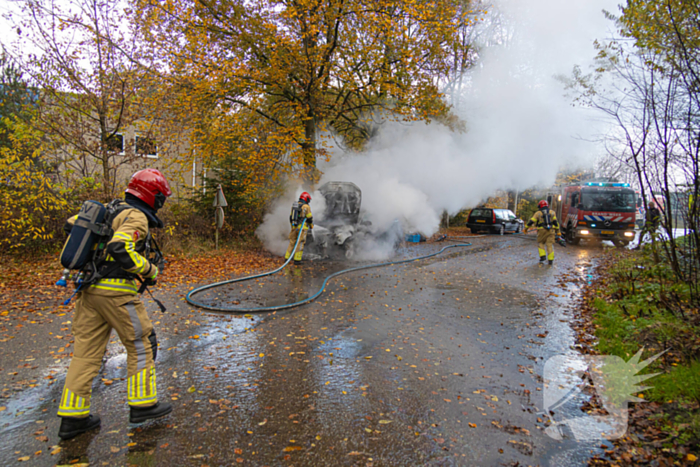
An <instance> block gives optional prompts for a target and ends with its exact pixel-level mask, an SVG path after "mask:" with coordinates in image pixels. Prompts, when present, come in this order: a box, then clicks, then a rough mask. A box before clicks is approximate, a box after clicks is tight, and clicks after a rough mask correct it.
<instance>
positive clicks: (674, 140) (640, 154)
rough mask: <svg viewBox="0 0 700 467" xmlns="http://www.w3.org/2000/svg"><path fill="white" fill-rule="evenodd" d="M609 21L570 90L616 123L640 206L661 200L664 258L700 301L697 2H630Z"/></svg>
mask: <svg viewBox="0 0 700 467" xmlns="http://www.w3.org/2000/svg"><path fill="white" fill-rule="evenodd" d="M610 18H611V19H613V20H614V21H616V24H617V26H618V28H619V33H620V37H618V38H616V39H613V40H611V41H608V42H605V43H600V44H599V45H598V47H599V54H598V57H597V64H596V66H597V68H596V70H595V71H594V72H593V73H589V74H586V73H583V72H582V71H581V70H575V73H574V77H573V81H572V86H573V87H574V88H576V89H578V90H579V91H580V94H579V101H580V102H582V103H584V104H585V105H589V106H591V107H593V108H595V109H598V110H599V111H601V112H602V113H603V114H605V115H607V116H608V117H609V118H610V119H611V121H612V122H613V123H614V124H615V125H614V131H613V133H612V134H611V138H612V142H613V144H614V143H615V142H617V145H616V146H617V148H618V158H619V159H620V160H621V161H622V163H624V164H626V165H627V166H631V167H633V168H634V170H635V172H636V175H637V179H638V185H639V187H640V189H641V191H642V195H643V198H644V203H645V207H646V205H647V203H648V202H649V201H650V200H652V199H653V198H652V195H656V194H660V195H661V197H662V199H663V204H664V206H663V212H664V216H663V220H662V224H663V227H664V230H665V233H666V236H667V238H668V241H666V242H662V243H661V248H663V249H664V250H665V255H664V256H663V257H664V258H666V259H667V260H668V262H669V265H670V266H671V268H672V270H673V272H674V274H675V275H676V277H677V278H678V279H679V280H681V281H683V282H685V283H686V284H689V285H690V286H691V290H692V296H693V298H694V300H700V286H699V285H698V284H699V283H700V282H699V281H698V277H699V276H700V255H699V254H698V245H700V236H699V235H700V232H699V230H698V228H699V227H700V222H699V221H700V209H699V208H698V206H697V202H693V200H697V197H698V195H699V194H700V180H699V179H698V173H699V169H700V161H699V158H698V156H699V154H700V94H698V91H699V90H700V89H699V86H700V1H699V0H661V1H651V0H628V2H627V3H626V5H625V6H624V7H623V8H622V14H621V16H620V17H614V16H613V15H610ZM613 147H614V146H613ZM676 214H680V216H677V215H676ZM679 217H682V218H683V220H684V221H685V222H684V223H680V222H679ZM683 224H684V225H685V226H686V228H688V234H689V235H688V236H687V237H686V239H685V240H684V241H682V242H678V241H677V240H676V239H675V229H677V228H678V227H680V226H681V225H683ZM656 258H657V260H661V256H660V255H657V256H656Z"/></svg>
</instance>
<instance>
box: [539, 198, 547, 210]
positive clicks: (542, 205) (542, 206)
mask: <svg viewBox="0 0 700 467" xmlns="http://www.w3.org/2000/svg"><path fill="white" fill-rule="evenodd" d="M537 207H538V208H540V209H542V208H548V207H549V203H548V202H547V201H545V200H542V201H540V203H539V204H538V205H537Z"/></svg>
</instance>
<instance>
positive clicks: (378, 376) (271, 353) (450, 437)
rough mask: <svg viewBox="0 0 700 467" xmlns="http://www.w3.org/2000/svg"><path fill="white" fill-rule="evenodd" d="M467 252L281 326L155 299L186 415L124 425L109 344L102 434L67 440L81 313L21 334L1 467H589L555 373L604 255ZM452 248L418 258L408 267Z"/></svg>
mask: <svg viewBox="0 0 700 467" xmlns="http://www.w3.org/2000/svg"><path fill="white" fill-rule="evenodd" d="M470 241H472V243H473V246H471V247H467V248H463V249H453V250H449V251H448V252H446V253H445V254H443V255H441V256H438V257H435V258H431V259H427V260H422V261H418V262H413V263H409V264H405V265H400V266H390V267H385V268H381V269H370V270H366V271H359V272H353V273H350V274H348V275H344V276H341V277H339V278H336V279H334V280H333V281H332V282H331V283H330V284H329V286H328V287H327V289H326V292H325V293H324V294H323V295H322V296H321V297H320V298H319V299H318V300H317V301H315V302H313V303H312V304H310V305H306V306H303V307H300V308H294V309H291V310H287V311H282V312H277V313H273V314H262V315H247V316H240V315H221V314H212V313H209V312H202V311H201V310H198V309H193V308H191V307H189V306H188V305H187V304H186V303H185V302H184V301H183V297H184V295H185V294H186V293H187V291H188V290H189V289H184V288H183V289H182V290H177V291H171V290H161V291H156V296H158V297H159V298H161V299H163V300H164V302H165V303H166V306H167V307H168V313H167V314H165V315H162V314H160V313H158V312H157V311H156V310H157V307H156V306H155V304H154V303H152V302H151V301H150V300H148V299H146V300H145V302H146V303H147V308H148V309H149V311H150V312H151V318H152V320H153V321H154V323H156V329H157V332H158V338H159V341H160V349H159V353H158V361H157V365H158V366H157V370H158V395H159V397H160V398H161V400H167V401H170V402H171V403H172V404H173V405H174V411H173V413H172V414H171V415H170V416H168V417H166V418H164V419H161V420H156V421H150V422H148V423H145V424H142V425H130V424H129V423H128V407H127V405H126V382H125V378H126V359H125V353H124V349H123V347H122V346H121V345H120V344H119V343H118V339H117V338H116V336H113V339H112V342H111V343H110V345H109V346H108V352H107V357H106V359H105V363H104V366H103V369H102V371H101V373H100V376H99V377H98V378H96V380H95V384H94V387H93V399H92V401H93V402H92V403H93V407H92V409H93V413H98V414H100V416H101V417H102V427H101V428H100V429H99V430H97V431H95V432H93V433H90V434H86V435H82V436H79V437H77V438H75V439H73V440H70V441H67V442H59V441H60V440H59V438H58V436H57V432H58V425H59V422H60V420H59V419H58V418H57V417H56V415H55V413H56V409H57V406H58V403H57V400H58V398H59V397H60V393H61V390H62V384H63V379H64V377H65V369H66V368H67V364H68V362H69V358H68V357H64V358H62V357H63V356H64V355H68V354H69V352H70V350H71V349H70V344H69V342H66V340H67V338H66V335H68V333H69V327H70V320H71V317H72V313H70V312H67V313H66V314H65V316H62V317H57V318H54V319H53V320H52V321H53V322H51V323H48V322H47V323H46V324H44V325H43V326H42V327H40V328H39V327H28V326H27V327H24V328H22V329H15V331H16V332H15V339H13V340H11V341H9V343H7V342H6V343H3V344H2V346H3V347H2V349H1V350H0V365H1V367H0V368H1V369H2V373H1V379H0V381H2V384H3V389H2V397H3V399H1V400H0V406H2V407H5V409H4V410H2V411H0V429H1V430H2V439H3V440H4V442H3V443H2V445H0V462H1V463H2V465H16V464H19V461H18V459H20V458H23V459H24V458H27V457H28V460H26V461H24V462H23V463H22V465H37V466H44V465H46V466H49V465H57V464H58V465H64V464H73V465H79V464H89V465H135V466H158V465H193V466H201V465H211V466H213V465H237V464H242V465H260V466H262V465H270V466H273V465H285V466H288V465H319V466H330V465H348V466H352V465H363V466H364V465H374V466H380V465H392V466H393V465H406V466H414V465H434V466H452V465H455V466H457V465H459V466H462V465H464V466H472V465H474V466H477V465H478V466H482V465H483V466H490V465H516V463H518V462H519V463H520V465H542V466H546V465H551V466H567V465H571V466H573V465H585V462H586V459H587V458H588V456H589V455H590V454H591V452H592V451H596V450H598V449H600V444H601V443H600V442H592V443H583V442H577V441H575V440H572V439H564V440H562V441H557V440H554V439H552V438H550V437H548V436H547V435H546V434H545V433H544V429H545V428H546V426H545V423H544V422H545V421H546V417H545V416H544V415H543V414H542V412H541V411H542V407H543V395H542V394H543V386H544V382H543V379H542V371H543V367H544V363H545V361H546V360H547V359H548V358H549V357H551V356H553V355H556V354H566V355H568V356H569V357H570V359H571V364H572V365H573V366H575V365H576V362H577V358H578V357H577V355H576V352H575V351H573V350H572V347H573V345H574V337H573V333H572V331H571V329H570V326H569V325H570V321H571V319H572V318H571V316H572V313H571V306H572V305H573V301H574V300H575V298H576V297H577V296H578V293H579V289H580V287H581V286H582V285H583V284H584V283H585V282H586V281H588V280H590V274H591V272H590V271H591V269H592V265H593V262H594V261H595V257H596V256H597V255H598V254H600V251H601V247H595V246H583V247H569V248H566V249H563V248H558V247H557V249H556V253H557V259H556V262H555V265H554V266H553V267H549V266H547V265H540V264H538V262H537V249H536V245H535V244H534V237H533V236H527V237H525V238H523V237H515V236H503V237H501V236H487V237H482V238H475V239H473V240H470ZM445 244H446V243H437V244H419V245H415V246H412V247H410V248H407V249H406V250H404V251H402V252H400V254H399V258H400V259H402V258H406V257H411V256H417V255H424V254H427V253H430V252H434V251H437V250H439V249H440V248H441V247H442V246H444V245H445ZM346 267H348V265H347V264H340V263H330V262H319V263H307V264H304V265H303V266H300V267H293V266H290V267H289V268H288V269H287V270H285V271H284V272H282V273H280V274H278V275H275V276H272V277H270V278H266V279H261V280H257V281H251V282H249V283H247V284H245V285H234V286H231V287H224V288H221V289H217V290H215V291H212V292H206V293H203V294H202V295H201V296H198V300H201V301H207V300H216V301H217V302H220V303H229V304H231V305H232V306H236V305H238V306H263V305H274V304H279V303H283V302H290V301H295V300H300V299H303V298H306V297H307V296H308V295H309V294H312V293H313V292H315V291H316V290H317V289H318V287H319V286H320V284H321V282H322V281H323V278H324V277H325V276H327V275H328V274H330V273H332V272H335V271H337V270H340V269H344V268H346ZM194 285H195V284H193V286H194ZM49 333H52V334H49ZM68 336H69V335H68ZM562 410H564V411H566V410H570V411H576V410H578V408H577V407H576V406H571V407H569V408H564V409H562ZM560 415H561V414H557V415H555V418H556V416H560ZM59 448H60V449H59ZM52 452H53V454H52Z"/></svg>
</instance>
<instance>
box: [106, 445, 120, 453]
mask: <svg viewBox="0 0 700 467" xmlns="http://www.w3.org/2000/svg"><path fill="white" fill-rule="evenodd" d="M109 450H110V451H112V452H119V451H121V449H120V448H118V447H116V446H112V447H110V448H109Z"/></svg>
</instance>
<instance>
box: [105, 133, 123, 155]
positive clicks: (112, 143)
mask: <svg viewBox="0 0 700 467" xmlns="http://www.w3.org/2000/svg"><path fill="white" fill-rule="evenodd" d="M107 151H108V152H110V153H115V154H118V155H120V156H123V155H124V135H121V134H119V133H117V134H114V135H111V136H109V137H108V138H107Z"/></svg>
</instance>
